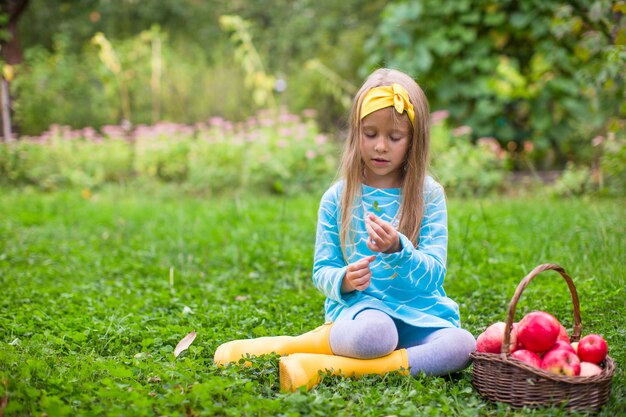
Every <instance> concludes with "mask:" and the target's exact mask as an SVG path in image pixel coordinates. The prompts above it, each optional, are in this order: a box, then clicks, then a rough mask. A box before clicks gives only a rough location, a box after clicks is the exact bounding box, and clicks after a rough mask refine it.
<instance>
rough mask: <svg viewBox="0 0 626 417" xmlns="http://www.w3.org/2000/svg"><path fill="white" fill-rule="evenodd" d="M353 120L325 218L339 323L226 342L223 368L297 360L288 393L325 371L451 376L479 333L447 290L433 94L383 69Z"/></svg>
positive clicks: (319, 247)
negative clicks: (252, 358) (257, 360)
mask: <svg viewBox="0 0 626 417" xmlns="http://www.w3.org/2000/svg"><path fill="white" fill-rule="evenodd" d="M349 123H350V129H349V132H348V139H347V141H346V145H345V149H344V152H343V159H342V163H341V176H342V180H341V181H339V182H337V183H336V184H335V185H333V186H332V187H331V188H330V189H329V190H328V191H326V193H325V194H324V196H323V197H322V201H321V204H320V208H319V214H318V224H317V235H316V243H315V257H314V266H313V282H314V283H315V286H316V287H317V288H318V289H319V290H320V291H321V292H322V293H323V294H324V295H325V296H326V302H325V305H324V307H325V311H326V321H327V323H326V324H324V325H322V326H320V327H318V328H317V329H315V330H313V331H310V332H308V333H305V334H303V335H300V336H295V337H292V336H277V337H262V338H257V339H247V340H235V341H232V342H228V343H225V344H223V345H221V346H219V347H218V349H217V350H216V352H215V357H214V361H215V363H216V364H218V365H224V364H227V363H230V362H238V361H239V360H240V359H241V358H245V357H247V356H248V355H262V354H266V353H272V352H275V353H277V354H279V355H287V356H283V357H281V358H280V362H279V368H280V384H281V388H282V389H283V390H296V389H297V388H299V387H306V389H309V388H311V387H313V386H314V385H316V384H317V383H318V382H319V375H320V373H319V371H323V372H325V371H330V372H331V373H333V374H338V375H345V376H360V375H365V374H379V373H386V372H390V371H400V372H404V373H409V372H410V373H411V374H412V375H417V374H419V373H420V372H424V373H426V374H429V375H445V374H449V373H453V372H457V371H460V370H462V369H464V368H465V367H467V366H468V365H469V354H470V353H471V352H472V351H473V350H474V349H475V345H476V343H475V340H474V337H473V336H472V335H471V333H469V332H468V331H466V330H463V329H461V328H460V320H459V309H458V306H457V304H456V303H455V302H454V301H452V300H451V299H450V298H448V297H447V296H446V293H445V291H444V289H443V280H444V277H445V274H446V256H447V244H448V228H447V210H446V201H445V197H444V192H443V189H442V187H441V186H440V185H439V184H438V183H437V182H435V181H434V180H433V179H432V178H431V177H430V176H428V175H427V173H426V168H427V164H428V150H429V142H430V128H429V123H430V113H429V106H428V101H427V99H426V97H425V95H424V93H423V91H422V90H421V88H420V87H419V86H418V85H417V84H416V83H415V81H414V80H413V79H412V78H411V77H409V76H408V75H406V74H404V73H402V72H399V71H396V70H390V69H379V70H377V71H375V72H374V73H373V74H372V75H370V77H369V78H368V79H367V81H366V82H365V84H364V85H363V86H362V87H361V89H360V90H359V91H358V93H357V95H356V97H355V99H354V103H353V106H352V111H351V115H350V121H349ZM246 363H249V362H246Z"/></svg>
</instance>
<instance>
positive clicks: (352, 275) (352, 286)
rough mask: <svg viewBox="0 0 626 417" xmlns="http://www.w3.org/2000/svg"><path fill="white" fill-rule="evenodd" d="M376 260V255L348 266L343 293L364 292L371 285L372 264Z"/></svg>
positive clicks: (343, 283) (342, 284) (342, 288)
mask: <svg viewBox="0 0 626 417" xmlns="http://www.w3.org/2000/svg"><path fill="white" fill-rule="evenodd" d="M374 259H376V255H371V256H368V257H367V258H363V259H360V260H358V261H356V262H354V263H351V264H350V265H348V268H347V269H346V275H345V276H344V277H343V281H342V282H341V293H342V294H345V293H348V292H352V291H355V290H358V291H363V290H365V289H366V288H367V287H369V285H370V281H371V280H372V271H370V262H372V261H373V260H374Z"/></svg>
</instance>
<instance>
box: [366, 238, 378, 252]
mask: <svg viewBox="0 0 626 417" xmlns="http://www.w3.org/2000/svg"><path fill="white" fill-rule="evenodd" d="M365 244H366V245H367V248H368V249H369V250H371V251H372V252H380V248H379V247H378V241H375V242H372V241H371V240H368V241H367V242H365Z"/></svg>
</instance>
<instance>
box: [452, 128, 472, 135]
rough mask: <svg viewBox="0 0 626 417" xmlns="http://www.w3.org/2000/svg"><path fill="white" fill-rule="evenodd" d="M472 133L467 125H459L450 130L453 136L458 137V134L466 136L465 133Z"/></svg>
mask: <svg viewBox="0 0 626 417" xmlns="http://www.w3.org/2000/svg"><path fill="white" fill-rule="evenodd" d="M471 133H472V128H471V127H469V126H459V127H457V128H456V129H454V130H453V131H452V136H455V137H459V136H466V135H470V134H471Z"/></svg>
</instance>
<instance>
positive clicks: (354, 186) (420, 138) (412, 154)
mask: <svg viewBox="0 0 626 417" xmlns="http://www.w3.org/2000/svg"><path fill="white" fill-rule="evenodd" d="M394 83H396V84H400V85H401V86H402V87H404V89H405V90H406V91H407V93H408V94H409V99H410V101H411V103H412V104H413V107H414V108H415V123H414V127H413V129H412V134H411V139H410V143H409V148H408V150H407V155H406V160H405V165H404V167H403V169H402V171H401V172H402V174H401V181H402V184H401V190H402V203H401V205H400V209H399V210H400V211H399V213H400V219H399V220H400V224H399V226H398V231H399V232H400V233H402V234H404V235H405V236H407V237H408V238H409V239H410V240H411V242H413V244H414V245H415V246H416V247H417V245H418V241H419V230H420V226H421V224H422V217H423V215H424V180H425V178H426V172H427V168H428V154H429V148H430V109H429V105H428V100H427V98H426V95H425V94H424V92H423V91H422V89H421V88H420V86H419V85H418V84H417V83H416V82H415V81H414V80H413V79H412V78H411V77H409V76H408V75H406V74H404V73H403V72H400V71H397V70H393V69H387V68H381V69H378V70H376V71H374V72H373V73H372V74H371V75H370V76H369V77H368V78H367V80H366V81H365V83H364V84H363V86H362V87H361V88H360V89H359V91H358V92H357V94H356V96H355V97H354V101H353V103H352V110H351V111H350V119H349V129H348V138H347V140H346V143H345V146H344V150H343V154H342V158H341V165H340V168H339V175H340V177H341V178H342V179H343V180H344V188H343V194H342V197H341V231H340V240H341V247H342V251H343V252H344V256H345V257H346V259H347V253H346V247H347V244H348V243H349V242H350V243H351V242H352V241H353V239H352V236H350V225H351V223H352V213H353V209H354V206H355V202H356V201H357V200H358V199H360V198H361V185H362V184H363V170H364V168H365V166H364V163H363V158H362V157H361V150H360V141H361V137H362V132H361V103H362V101H363V97H364V96H365V93H367V92H368V91H369V90H370V89H371V88H374V87H379V86H383V85H385V86H386V85H391V84H394Z"/></svg>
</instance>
